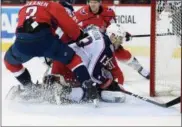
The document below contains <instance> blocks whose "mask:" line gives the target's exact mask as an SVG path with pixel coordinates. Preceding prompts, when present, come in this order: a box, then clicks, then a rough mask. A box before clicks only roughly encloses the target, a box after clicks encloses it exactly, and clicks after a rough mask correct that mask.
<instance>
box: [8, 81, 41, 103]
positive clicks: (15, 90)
mask: <svg viewBox="0 0 182 127" xmlns="http://www.w3.org/2000/svg"><path fill="white" fill-rule="evenodd" d="M41 95H42V92H41V85H40V84H28V85H27V86H22V85H17V86H13V87H12V88H11V89H10V90H9V92H8V94H7V96H6V100H16V99H18V100H22V101H29V100H30V99H37V98H40V97H41Z"/></svg>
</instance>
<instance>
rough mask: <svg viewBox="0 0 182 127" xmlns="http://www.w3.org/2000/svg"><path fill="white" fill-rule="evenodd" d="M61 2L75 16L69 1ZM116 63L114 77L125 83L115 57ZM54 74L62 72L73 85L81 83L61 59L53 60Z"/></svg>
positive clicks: (113, 71) (113, 70)
mask: <svg viewBox="0 0 182 127" xmlns="http://www.w3.org/2000/svg"><path fill="white" fill-rule="evenodd" d="M60 3H61V4H62V5H63V6H64V7H65V9H66V10H67V12H68V13H69V15H70V16H71V17H73V16H74V12H73V11H74V10H73V7H72V6H71V5H70V4H69V3H68V2H60ZM106 37H107V36H105V38H106ZM65 38H66V39H65ZM107 39H108V40H109V38H107ZM61 40H64V42H65V41H66V42H68V41H69V38H68V37H65V36H63V38H61ZM109 48H110V47H109ZM93 52H94V51H93ZM114 64H115V67H114V68H113V69H112V71H111V72H112V75H113V77H114V79H118V82H119V83H120V84H123V81H124V77H123V74H122V72H121V70H120V68H119V66H118V65H117V62H116V61H115V59H114ZM52 74H60V75H63V76H64V78H65V80H66V81H67V82H70V83H71V84H72V85H73V84H74V85H75V86H78V84H79V83H78V82H77V80H75V77H74V74H73V73H72V72H71V71H70V70H69V68H67V67H66V66H65V65H64V64H63V63H61V62H59V61H54V62H53V65H52Z"/></svg>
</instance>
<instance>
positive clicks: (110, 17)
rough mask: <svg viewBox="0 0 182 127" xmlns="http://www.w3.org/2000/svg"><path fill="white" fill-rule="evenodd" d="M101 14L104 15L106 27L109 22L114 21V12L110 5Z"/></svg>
mask: <svg viewBox="0 0 182 127" xmlns="http://www.w3.org/2000/svg"><path fill="white" fill-rule="evenodd" d="M103 15H104V16H106V18H105V22H106V27H108V26H109V25H110V24H111V23H116V14H115V12H114V10H113V9H112V8H110V7H107V8H105V9H104V12H103Z"/></svg>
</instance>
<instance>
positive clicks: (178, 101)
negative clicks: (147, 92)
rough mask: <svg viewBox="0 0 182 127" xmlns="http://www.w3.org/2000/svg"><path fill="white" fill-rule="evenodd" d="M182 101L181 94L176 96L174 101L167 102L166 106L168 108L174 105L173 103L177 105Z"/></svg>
mask: <svg viewBox="0 0 182 127" xmlns="http://www.w3.org/2000/svg"><path fill="white" fill-rule="evenodd" d="M180 101H181V96H180V97H177V98H175V99H174V100H172V101H169V102H167V103H166V104H165V106H166V108H168V107H171V106H173V105H176V104H178V103H180Z"/></svg>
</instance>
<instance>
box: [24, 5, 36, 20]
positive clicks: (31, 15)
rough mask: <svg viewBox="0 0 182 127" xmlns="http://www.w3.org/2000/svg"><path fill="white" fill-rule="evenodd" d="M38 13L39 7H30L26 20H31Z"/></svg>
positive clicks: (27, 10)
mask: <svg viewBox="0 0 182 127" xmlns="http://www.w3.org/2000/svg"><path fill="white" fill-rule="evenodd" d="M36 12H37V6H31V7H28V8H27V9H26V13H27V16H26V19H29V18H30V17H33V16H35V14H36Z"/></svg>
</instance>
